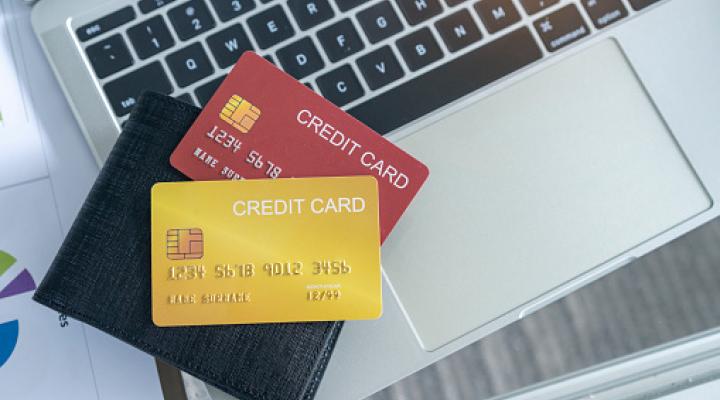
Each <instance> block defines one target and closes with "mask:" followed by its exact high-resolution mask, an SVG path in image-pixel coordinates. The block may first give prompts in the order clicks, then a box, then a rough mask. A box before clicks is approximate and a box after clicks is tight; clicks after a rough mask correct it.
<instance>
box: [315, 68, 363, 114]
mask: <svg viewBox="0 0 720 400" xmlns="http://www.w3.org/2000/svg"><path fill="white" fill-rule="evenodd" d="M317 85H318V87H319V88H320V92H321V93H322V95H323V96H324V97H325V98H326V99H328V100H330V101H331V102H333V103H334V104H335V105H336V106H338V107H342V106H344V105H345V104H347V103H349V102H351V101H353V100H355V99H358V98H360V97H362V95H363V94H364V93H365V91H364V90H363V88H362V86H360V81H358V79H357V77H356V76H355V73H354V72H353V70H352V68H351V67H350V66H349V65H347V64H346V65H343V66H342V67H340V68H337V69H334V70H332V71H330V72H328V73H327V74H325V75H321V76H320V77H319V78H318V79H317Z"/></svg>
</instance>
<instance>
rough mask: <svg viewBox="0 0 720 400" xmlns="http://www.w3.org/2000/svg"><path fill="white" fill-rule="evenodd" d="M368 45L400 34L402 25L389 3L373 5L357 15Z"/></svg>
mask: <svg viewBox="0 0 720 400" xmlns="http://www.w3.org/2000/svg"><path fill="white" fill-rule="evenodd" d="M357 19H358V22H360V26H361V27H362V28H363V30H364V31H365V34H366V35H367V38H368V40H370V43H377V42H379V41H381V40H383V39H387V38H389V37H390V36H392V35H394V34H396V33H398V32H400V31H401V30H402V23H401V22H400V18H399V17H398V15H397V13H396V12H395V10H394V9H393V7H392V6H391V5H390V2H389V1H383V2H382V3H378V4H375V5H374V6H372V7H368V8H367V9H365V10H362V11H360V12H359V13H358V14H357Z"/></svg>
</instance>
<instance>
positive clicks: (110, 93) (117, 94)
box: [103, 61, 172, 117]
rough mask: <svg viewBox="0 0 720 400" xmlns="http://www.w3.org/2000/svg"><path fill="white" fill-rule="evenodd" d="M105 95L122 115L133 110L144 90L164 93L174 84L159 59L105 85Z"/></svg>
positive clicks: (117, 112) (170, 90)
mask: <svg viewBox="0 0 720 400" xmlns="http://www.w3.org/2000/svg"><path fill="white" fill-rule="evenodd" d="M103 90H104V91H105V96H107V99H108V101H109V102H110V105H111V106H112V108H113V111H115V115H117V116H118V117H122V116H123V115H125V114H127V113H129V112H130V110H132V108H133V106H134V105H135V104H136V103H137V100H138V97H140V95H141V94H142V92H144V91H146V90H149V91H153V92H158V93H162V94H170V93H171V92H172V84H170V80H169V79H168V77H167V75H165V70H163V67H162V65H160V62H159V61H155V62H152V63H150V64H148V65H146V66H144V67H142V68H140V69H138V70H135V71H133V72H130V73H129V74H127V75H124V76H121V77H120V78H117V79H115V80H113V81H110V82H108V83H106V84H105V85H104V86H103Z"/></svg>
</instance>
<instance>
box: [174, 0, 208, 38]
mask: <svg viewBox="0 0 720 400" xmlns="http://www.w3.org/2000/svg"><path fill="white" fill-rule="evenodd" d="M168 18H170V22H171V23H172V25H173V27H175V32H177V35H178V37H179V38H180V39H181V40H188V39H190V38H192V37H195V36H197V35H199V34H201V33H203V32H205V31H207V30H210V29H212V28H214V27H215V21H214V20H213V17H212V15H210V10H208V8H207V6H206V5H205V2H204V1H203V0H190V1H188V2H187V3H184V4H183V5H181V6H178V7H175V8H173V9H172V10H170V11H168Z"/></svg>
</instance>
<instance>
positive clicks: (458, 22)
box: [435, 10, 482, 51]
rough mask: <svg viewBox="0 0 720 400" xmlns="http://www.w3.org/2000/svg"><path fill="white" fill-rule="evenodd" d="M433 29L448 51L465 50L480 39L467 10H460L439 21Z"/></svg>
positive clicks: (478, 30)
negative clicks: (435, 29) (438, 34)
mask: <svg viewBox="0 0 720 400" xmlns="http://www.w3.org/2000/svg"><path fill="white" fill-rule="evenodd" d="M435 28H437V30H438V32H440V37H442V39H443V41H444V42H445V44H446V45H447V47H448V49H449V50H450V51H458V50H460V49H462V48H465V47H467V46H469V45H471V44H473V43H475V42H477V41H478V40H480V38H481V37H482V35H481V34H480V29H479V28H478V27H477V25H476V24H475V22H474V21H473V19H472V16H471V15H470V13H469V12H468V10H460V11H458V12H456V13H455V14H452V15H449V16H447V17H445V18H443V19H441V20H439V21H438V22H436V23H435Z"/></svg>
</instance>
